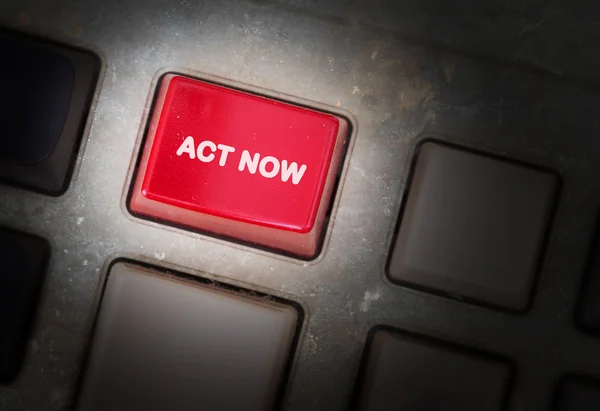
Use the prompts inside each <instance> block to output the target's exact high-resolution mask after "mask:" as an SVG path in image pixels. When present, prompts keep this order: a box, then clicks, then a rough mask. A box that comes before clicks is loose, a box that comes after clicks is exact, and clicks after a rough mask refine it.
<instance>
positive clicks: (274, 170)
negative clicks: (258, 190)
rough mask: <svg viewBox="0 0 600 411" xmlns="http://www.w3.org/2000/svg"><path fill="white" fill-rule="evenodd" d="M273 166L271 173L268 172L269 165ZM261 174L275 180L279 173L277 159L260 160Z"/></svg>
mask: <svg viewBox="0 0 600 411" xmlns="http://www.w3.org/2000/svg"><path fill="white" fill-rule="evenodd" d="M269 163H271V164H273V168H272V169H271V171H267V164H269ZM258 170H259V171H260V174H262V176H263V177H266V178H273V177H275V176H276V175H277V174H278V173H279V160H277V159H276V158H275V157H271V156H266V157H264V158H263V159H262V160H260V166H259V167H258Z"/></svg>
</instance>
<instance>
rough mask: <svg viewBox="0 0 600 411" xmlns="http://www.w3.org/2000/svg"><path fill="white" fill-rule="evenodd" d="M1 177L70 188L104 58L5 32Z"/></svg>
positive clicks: (0, 69) (1, 38) (45, 188)
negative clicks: (71, 175) (73, 168)
mask: <svg viewBox="0 0 600 411" xmlns="http://www.w3.org/2000/svg"><path fill="white" fill-rule="evenodd" d="M0 56H2V61H3V63H2V65H1V66H0V75H1V76H2V78H3V79H4V82H3V86H2V93H1V94H0V136H2V138H1V139H0V179H2V180H4V181H7V182H9V183H12V184H17V185H23V186H27V187H29V188H31V189H34V190H37V191H42V192H45V193H47V194H52V195H58V194H61V193H62V192H64V191H65V190H66V187H67V185H68V180H69V178H70V172H71V168H72V166H73V161H74V159H75V155H76V152H77V150H78V146H79V141H80V140H81V136H82V132H83V129H84V127H85V123H86V118H87V113H88V111H89V106H90V104H91V99H92V96H93V92H94V88H95V84H96V81H97V78H98V73H99V70H100V61H99V59H98V58H97V57H96V56H95V55H93V54H91V53H89V52H87V51H81V50H77V49H72V48H68V47H64V46H60V45H56V44H53V43H46V42H42V41H37V40H33V39H30V38H27V37H22V36H13V35H8V34H2V33H0Z"/></svg>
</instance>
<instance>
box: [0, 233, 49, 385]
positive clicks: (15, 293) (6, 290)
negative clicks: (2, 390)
mask: <svg viewBox="0 0 600 411" xmlns="http://www.w3.org/2000/svg"><path fill="white" fill-rule="evenodd" d="M49 254H50V246H49V245H48V243H47V241H46V240H44V239H42V238H38V237H35V236H32V235H29V234H25V233H18V232H14V231H10V230H7V229H3V228H2V229H0V262H1V264H2V268H1V269H0V383H9V382H11V381H13V380H14V379H15V378H16V377H17V375H18V373H19V370H20V368H21V363H22V360H23V355H24V353H25V347H26V343H27V340H28V337H29V332H30V328H31V324H32V321H33V318H34V315H35V311H36V306H37V302H38V296H39V293H40V289H41V287H42V283H43V280H44V277H45V273H46V265H47V262H48V258H49Z"/></svg>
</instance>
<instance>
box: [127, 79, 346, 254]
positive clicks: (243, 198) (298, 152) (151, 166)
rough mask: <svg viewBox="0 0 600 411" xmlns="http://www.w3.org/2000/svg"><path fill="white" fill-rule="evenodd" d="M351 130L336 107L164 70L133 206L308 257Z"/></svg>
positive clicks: (314, 247) (151, 214) (156, 215)
mask: <svg viewBox="0 0 600 411" xmlns="http://www.w3.org/2000/svg"><path fill="white" fill-rule="evenodd" d="M347 132H348V124H347V122H346V121H345V120H344V119H342V118H339V117H336V116H334V115H331V114H327V113H321V112H317V111H314V110H309V109H306V108H303V107H298V106H294V105H290V104H287V103H282V102H279V101H274V100H270V99H267V98H264V97H260V96H257V95H253V94H249V93H245V92H242V91H238V90H233V89H230V88H226V87H222V86H218V85H214V84H210V83H206V82H203V81H199V80H195V79H191V78H187V77H183V76H178V75H167V76H165V77H164V79H163V80H162V83H161V86H160V91H159V94H158V98H157V103H156V105H155V108H154V114H153V116H152V120H151V124H150V127H149V132H148V134H147V138H146V143H145V149H144V152H143V156H142V158H141V162H140V165H139V169H138V174H137V179H136V182H135V186H134V188H133V192H132V196H131V202H130V209H131V211H132V212H133V213H134V214H141V215H144V216H148V217H152V218H155V219H158V220H163V221H166V222H170V223H175V224H179V225H184V226H187V227H189V228H192V229H196V230H200V231H209V232H213V233H216V234H218V235H223V236H227V237H233V238H235V239H238V240H241V241H244V242H252V243H257V244H260V245H263V246H266V247H270V248H275V249H279V250H282V251H284V252H288V253H291V254H295V255H298V256H301V257H308V258H310V257H312V256H314V255H315V253H316V252H317V248H318V244H319V241H320V239H321V235H322V231H323V225H324V221H325V217H326V213H327V210H328V207H329V203H330V198H331V195H332V191H333V187H334V183H335V179H336V173H337V170H338V165H339V162H340V157H341V153H342V148H343V145H344V142H345V137H346V134H347Z"/></svg>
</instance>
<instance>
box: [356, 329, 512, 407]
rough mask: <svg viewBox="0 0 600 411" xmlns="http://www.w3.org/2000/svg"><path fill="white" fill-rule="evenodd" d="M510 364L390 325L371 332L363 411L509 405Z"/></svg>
mask: <svg viewBox="0 0 600 411" xmlns="http://www.w3.org/2000/svg"><path fill="white" fill-rule="evenodd" d="M511 376H512V368H511V366H510V365H509V364H507V363H505V362H503V361H500V360H498V359H496V358H494V357H491V356H490V357H489V358H488V357H487V356H483V355H480V354H471V353H468V352H466V351H465V350H463V349H460V348H456V347H453V346H450V345H447V344H441V345H440V344H438V343H434V342H432V341H430V340H428V339H424V338H421V337H418V336H414V335H412V334H407V333H404V332H396V331H391V330H387V329H376V330H375V331H373V332H371V335H370V337H369V341H368V342H367V349H366V351H365V358H364V359H363V365H362V367H361V374H360V375H359V381H360V384H359V386H358V387H357V389H358V391H357V395H358V396H357V398H356V400H357V402H356V409H357V410H359V411H362V410H365V411H366V410H368V411H396V410H407V411H408V410H427V411H430V410H432V411H433V410H460V411H482V410H486V411H500V410H504V409H505V405H504V404H505V403H506V396H507V390H508V387H509V383H510V378H511Z"/></svg>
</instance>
